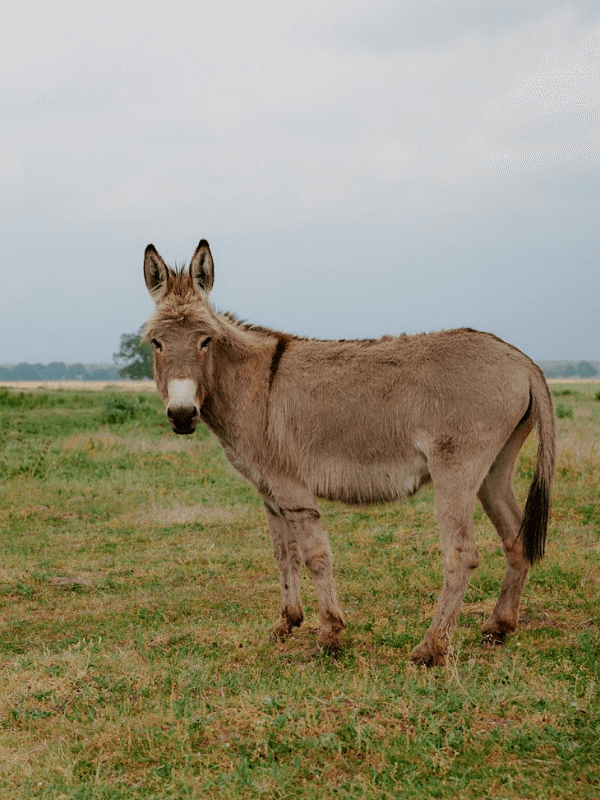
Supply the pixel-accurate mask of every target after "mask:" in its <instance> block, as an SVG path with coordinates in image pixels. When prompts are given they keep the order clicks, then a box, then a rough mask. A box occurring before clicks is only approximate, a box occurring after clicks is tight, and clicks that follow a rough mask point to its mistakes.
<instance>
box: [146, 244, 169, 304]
mask: <svg viewBox="0 0 600 800" xmlns="http://www.w3.org/2000/svg"><path fill="white" fill-rule="evenodd" d="M168 275H169V270H168V269H167V265H166V264H165V262H164V261H163V260H162V258H161V257H160V256H159V254H158V252H157V250H156V247H154V245H153V244H149V245H148V247H147V248H146V252H145V253H144V279H145V281H146V286H147V288H148V291H149V292H150V297H151V298H152V299H153V300H154V302H155V303H158V301H159V300H160V298H161V297H162V296H163V294H164V291H165V289H166V287H167V277H168Z"/></svg>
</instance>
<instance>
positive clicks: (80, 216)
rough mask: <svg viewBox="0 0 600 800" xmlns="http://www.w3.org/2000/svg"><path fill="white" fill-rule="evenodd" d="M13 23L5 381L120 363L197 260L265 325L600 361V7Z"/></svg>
mask: <svg viewBox="0 0 600 800" xmlns="http://www.w3.org/2000/svg"><path fill="white" fill-rule="evenodd" d="M7 14H10V15H11V18H10V19H8V18H7V17H6V16H5V19H4V22H3V25H2V30H1V31H0V44H1V46H0V93H1V103H0V183H1V192H0V202H1V203H2V216H1V220H2V221H1V227H2V235H1V237H0V270H1V275H2V284H1V288H0V326H1V327H0V333H1V334H2V335H1V337H0V363H13V364H14V363H18V362H20V361H29V362H36V361H41V362H43V363H47V362H50V361H66V362H67V363H72V362H76V361H81V362H84V363H86V362H108V361H111V360H112V354H113V353H114V352H115V351H116V350H117V349H118V346H119V339H120V335H121V334H122V333H125V332H132V331H135V330H136V329H137V328H138V327H139V326H140V325H141V323H142V322H144V321H145V319H146V318H147V317H148V316H149V314H150V313H151V310H152V303H151V301H150V299H149V297H148V295H147V292H146V289H145V286H144V282H143V275H142V263H143V252H144V248H145V246H146V245H147V244H148V243H149V242H152V243H154V245H155V246H156V247H157V248H158V250H159V252H160V253H161V255H162V256H163V257H164V259H165V260H166V261H167V263H171V264H173V263H175V262H177V263H181V262H184V261H189V259H190V257H191V255H192V253H193V251H194V248H195V247H196V245H197V243H198V241H199V239H201V238H206V239H208V241H209V242H210V245H211V249H212V251H213V256H214V258H215V272H216V280H215V289H214V291H213V300H214V302H215V304H216V305H217V307H218V308H220V309H223V310H231V311H235V312H236V313H238V314H239V315H240V316H242V317H243V318H245V319H248V320H250V321H252V322H255V323H260V324H264V325H270V326H272V327H275V328H278V329H281V330H286V331H291V332H294V333H298V334H304V335H308V336H317V337H326V338H348V337H373V336H380V335H382V334H384V333H392V334H393V333H401V332H408V333H413V332H417V331H425V330H434V329H440V328H447V327H458V326H462V325H467V326H471V327H474V328H479V329H482V330H488V331H492V332H494V333H496V334H498V335H499V336H501V337H503V338H504V339H507V340H508V341H510V342H512V343H513V344H515V345H517V346H518V347H519V348H521V349H522V350H524V351H525V352H527V353H528V354H529V355H531V356H532V357H533V358H536V359H600V261H599V258H598V256H599V243H600V239H599V234H600V82H599V71H598V70H599V65H600V10H599V8H598V4H597V0H595V1H594V2H587V0H581V2H570V3H556V4H554V3H553V2H552V0H527V2H524V1H523V0H485V2H484V0H453V2H451V3H450V2H448V0H314V1H313V0H291V1H288V2H285V0H284V1H283V2H282V0H277V2H275V0H261V1H260V2H253V0H246V2H230V3H224V2H222V0H196V1H195V2H193V3H191V2H190V3H182V2H178V0H171V2H169V3H153V2H150V3H148V2H145V3H129V4H127V3H123V2H122V0H119V2H113V0H104V1H103V2H102V3H101V4H94V7H93V8H91V7H90V6H89V5H88V4H81V3H80V2H72V3H71V2H60V0H58V1H57V2H54V3H51V4H41V3H36V4H34V5H33V6H30V5H29V4H27V5H22V4H21V5H19V6H17V5H13V6H12V8H11V10H10V11H9V12H7Z"/></svg>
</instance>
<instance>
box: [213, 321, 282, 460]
mask: <svg viewBox="0 0 600 800" xmlns="http://www.w3.org/2000/svg"><path fill="white" fill-rule="evenodd" d="M218 317H219V323H220V326H219V327H220V331H219V335H218V337H217V338H216V340H215V341H214V342H213V344H212V347H213V352H212V353H211V362H212V363H211V369H210V381H209V385H208V387H207V388H208V392H207V395H206V397H205V399H204V402H203V404H202V408H201V415H202V418H203V420H204V421H205V422H206V424H207V425H208V426H209V427H210V428H211V430H212V431H213V432H214V433H215V434H216V436H217V437H218V438H219V439H220V440H221V442H222V443H223V444H224V445H226V446H228V447H234V448H236V443H237V442H239V441H240V439H242V438H243V439H244V440H246V442H247V444H251V441H252V440H253V439H254V438H255V437H256V440H257V442H256V443H257V444H258V441H259V439H260V438H262V432H263V431H264V429H265V425H266V419H267V411H268V399H269V392H270V388H271V384H272V382H273V375H272V369H273V363H274V361H279V360H280V358H281V355H280V353H278V352H277V351H278V348H279V350H281V345H280V344H279V342H280V341H281V339H282V337H285V334H279V333H277V332H276V331H271V330H268V329H264V328H254V327H252V326H247V325H245V324H241V323H238V322H237V321H236V320H234V319H232V318H231V317H230V316H229V315H227V314H219V315H218ZM249 438H250V440H251V441H248V439H249ZM236 449H237V448H236Z"/></svg>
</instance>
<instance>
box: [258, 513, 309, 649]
mask: <svg viewBox="0 0 600 800" xmlns="http://www.w3.org/2000/svg"><path fill="white" fill-rule="evenodd" d="M265 509H266V512H267V520H268V522H269V533H270V534H271V542H272V544H273V553H274V555H275V560H276V561H277V566H278V567H279V581H280V586H281V619H280V620H279V622H277V623H276V624H275V625H274V626H273V628H272V629H271V635H272V636H273V638H275V639H285V637H286V636H287V635H288V634H290V633H291V632H292V630H293V629H294V628H296V627H298V626H299V625H301V624H302V620H303V619H304V611H303V610H302V601H301V599H300V579H299V569H300V558H301V552H300V546H299V544H298V539H297V537H296V536H295V533H294V531H293V530H292V529H291V528H290V526H289V525H288V523H287V521H286V520H285V518H284V516H283V513H282V511H281V509H280V508H278V507H276V506H275V505H274V504H273V503H271V502H268V501H266V500H265Z"/></svg>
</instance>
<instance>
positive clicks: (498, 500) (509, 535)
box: [478, 421, 531, 644]
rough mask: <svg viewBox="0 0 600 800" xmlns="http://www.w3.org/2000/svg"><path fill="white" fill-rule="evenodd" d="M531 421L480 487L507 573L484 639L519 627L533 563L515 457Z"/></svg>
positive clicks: (498, 639)
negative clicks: (527, 553)
mask: <svg viewBox="0 0 600 800" xmlns="http://www.w3.org/2000/svg"><path fill="white" fill-rule="evenodd" d="M530 431H531V424H530V422H529V421H525V422H523V423H521V424H520V425H519V426H518V427H517V428H516V430H515V431H514V433H513V434H512V435H511V437H510V439H509V440H508V441H507V443H506V444H505V445H504V447H503V448H502V450H501V451H500V453H499V454H498V456H497V457H496V460H495V461H494V463H493V464H492V466H491V468H490V471H489V472H488V474H487V475H486V477H485V480H484V481H483V483H482V484H481V487H480V489H479V493H478V495H479V499H480V500H481V504H482V505H483V508H484V510H485V512H486V514H487V515H488V517H489V518H490V520H491V521H492V523H493V525H494V527H495V528H496V530H497V532H498V535H499V536H500V539H501V540H502V545H503V547H504V555H505V556H506V573H505V575H504V581H503V583H502V588H501V589H500V596H499V598H498V601H497V603H496V606H495V608H494V610H493V611H492V613H491V615H490V616H489V618H488V619H487V620H486V621H485V622H484V624H483V638H484V641H488V642H495V643H498V644H501V643H502V642H503V641H504V638H505V636H506V634H507V633H512V632H513V631H514V630H516V627H517V622H518V617H519V605H520V602H521V593H522V591H523V585H524V583H525V579H526V577H527V573H528V571H529V564H528V563H527V560H526V559H525V557H524V556H523V542H522V540H521V537H520V536H519V528H520V525H521V518H522V513H521V509H520V508H519V504H518V503H517V499H516V497H515V493H514V491H513V488H512V483H511V479H512V472H513V466H514V463H515V459H516V457H517V454H518V452H519V450H520V449H521V446H522V444H523V442H524V441H525V439H526V437H527V435H528V434H529V432H530Z"/></svg>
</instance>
